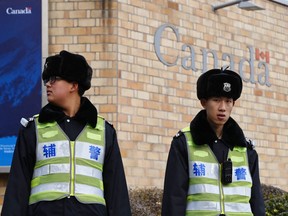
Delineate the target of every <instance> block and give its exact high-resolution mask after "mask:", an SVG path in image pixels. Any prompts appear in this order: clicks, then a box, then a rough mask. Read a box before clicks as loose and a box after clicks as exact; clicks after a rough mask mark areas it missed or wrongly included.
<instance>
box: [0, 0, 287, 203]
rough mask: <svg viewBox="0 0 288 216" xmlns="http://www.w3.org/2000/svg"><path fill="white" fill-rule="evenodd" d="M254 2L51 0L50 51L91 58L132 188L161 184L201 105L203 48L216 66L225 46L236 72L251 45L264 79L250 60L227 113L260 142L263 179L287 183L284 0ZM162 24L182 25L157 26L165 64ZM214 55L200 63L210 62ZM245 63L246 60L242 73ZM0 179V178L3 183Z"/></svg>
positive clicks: (95, 91) (97, 97)
mask: <svg viewBox="0 0 288 216" xmlns="http://www.w3.org/2000/svg"><path fill="white" fill-rule="evenodd" d="M218 2H224V1H222V0H221V1H218ZM215 3H216V1H215ZM254 3H256V4H258V5H260V6H261V7H264V8H265V9H266V10H265V11H255V12H251V11H244V10H240V9H238V8H237V6H231V7H229V8H226V9H221V10H219V11H217V12H216V13H214V12H213V11H212V9H211V4H212V3H211V1H208V0H200V1H189V0H188V1H187V0H174V1H166V0H165V1H164V0H157V1H156V0H133V1H128V0H119V1H113V0H110V1H88V0H87V1H76V0H70V1H64V0H62V1H61V0H49V21H48V22H49V23H48V26H49V55H51V54H55V53H56V52H59V51H61V50H62V49H66V50H69V51H71V52H77V53H81V54H83V55H84V56H85V57H86V58H87V60H88V61H89V63H90V64H91V66H92V68H93V80H92V88H91V89H90V90H89V91H88V92H87V93H86V96H87V97H89V99H90V100H91V101H92V102H93V103H94V104H95V106H96V107H97V108H98V111H99V113H100V114H101V115H103V116H104V117H105V118H106V119H107V120H109V121H111V122H112V123H113V124H114V127H115V128H116V130H117V134H118V141H119V145H120V148H121V153H122V156H123V161H124V166H125V172H126V176H127V181H128V185H129V186H130V187H134V186H141V187H145V186H156V187H163V179H164V174H165V166H166V160H167V155H168V151H169V148H170V142H171V140H172V137H173V136H174V135H175V134H176V133H177V131H178V130H179V129H181V128H183V127H185V126H186V125H187V124H189V122H190V121H191V119H192V118H193V117H194V116H195V114H196V113H197V112H198V111H199V109H200V108H201V106H200V104H199V102H198V100H197V97H196V92H195V83H196V80H197V78H198V77H199V75H200V74H201V71H202V69H203V66H204V65H203V55H201V52H202V50H203V49H207V50H214V51H215V52H216V54H217V56H218V58H219V60H218V67H220V66H222V65H225V64H226V65H227V64H229V62H227V61H224V60H221V56H222V55H223V53H229V54H231V55H233V56H234V62H235V70H237V71H238V68H239V62H240V61H241V59H243V58H244V57H245V58H249V55H250V53H249V49H248V48H247V47H248V46H251V47H253V51H255V50H256V49H259V50H260V51H263V52H266V51H267V52H269V63H267V65H268V69H269V82H270V83H271V86H270V87H268V86H267V85H261V84H259V82H258V80H257V79H258V77H259V76H261V75H263V67H262V68H261V66H259V68H258V65H257V64H258V63H259V62H260V61H259V59H258V60H257V61H256V60H255V68H254V70H255V74H254V76H253V77H254V79H255V83H251V82H244V89H243V94H242V97H241V98H240V100H239V101H237V103H236V105H235V108H234V110H233V114H232V117H233V118H234V119H236V120H237V121H238V122H239V124H240V126H241V127H242V128H243V130H244V132H245V134H246V135H247V136H248V137H249V138H251V139H253V140H255V142H256V144H257V151H258V153H259V157H260V168H261V170H260V174H261V180H262V182H263V183H266V184H271V185H274V186H278V187H281V188H282V189H285V190H288V186H287V185H288V172H287V170H288V165H287V164H288V163H287V162H288V161H287V156H288V129H287V128H288V109H287V107H288V102H287V101H288V96H287V84H286V83H287V81H288V57H287V49H288V43H287V41H288V35H287V27H288V26H287V23H288V14H287V7H285V6H283V5H280V4H276V3H274V2H272V1H269V0H266V1H260V0H255V1H254ZM165 23H169V24H171V25H174V26H175V27H176V28H177V29H178V32H179V38H178V39H179V40H178V41H177V39H176V36H175V34H174V33H173V32H172V31H171V29H167V30H165V32H164V33H163V35H162V40H161V53H162V55H163V58H164V59H165V61H167V62H174V61H175V60H176V56H179V60H178V61H177V62H176V64H175V65H174V66H171V67H168V66H166V65H164V64H163V63H162V62H160V61H159V59H158V58H157V56H156V54H155V48H154V38H155V37H154V36H155V32H156V30H157V29H158V28H159V27H160V26H161V25H162V24H165ZM183 44H189V45H191V47H193V48H194V50H195V59H194V63H195V67H196V68H197V69H198V70H197V71H194V70H192V69H185V68H184V67H183V66H182V65H181V61H182V60H183V58H184V57H187V56H188V55H189V54H190V53H189V52H188V51H187V49H186V50H185V51H181V48H182V45H183ZM211 56H212V55H211V53H210V54H208V59H207V65H206V66H207V68H212V67H213V64H214V61H213V58H212V57H211ZM261 58H262V57H261V56H260V60H261ZM264 58H265V57H263V58H262V60H263V61H264ZM253 59H254V56H253ZM266 60H267V59H266ZM186 63H187V65H186V66H187V67H189V66H191V65H189V61H188V62H186ZM190 63H191V62H190ZM249 70H250V68H249V65H248V64H247V62H245V63H244V66H243V71H244V78H245V79H249ZM260 81H261V79H260ZM262 81H263V79H262ZM1 179H2V178H1ZM5 181H6V180H5V179H4V180H0V184H1V187H2V188H3V185H4V184H5ZM1 190H3V189H1V188H0V192H1ZM0 197H1V193H0ZM0 202H1V198H0ZM0 205H1V203H0Z"/></svg>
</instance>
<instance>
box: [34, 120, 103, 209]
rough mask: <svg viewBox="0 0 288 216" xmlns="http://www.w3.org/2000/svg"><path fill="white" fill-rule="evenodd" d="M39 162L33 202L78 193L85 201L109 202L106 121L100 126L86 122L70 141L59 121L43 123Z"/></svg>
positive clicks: (37, 127)
mask: <svg viewBox="0 0 288 216" xmlns="http://www.w3.org/2000/svg"><path fill="white" fill-rule="evenodd" d="M35 124H36V129H37V133H36V134H37V147H36V164H35V167H34V173H33V178H32V181H31V195H30V199H29V204H33V203H36V202H39V201H44V200H46V201H50V200H57V199H61V198H64V197H69V196H75V197H76V198H77V199H78V200H79V201H80V202H82V203H99V204H103V205H105V199H104V188H103V187H104V186H103V180H102V173H103V163H104V156H105V120H104V118H102V117H100V116H98V119H97V126H96V128H92V127H91V126H89V125H86V126H85V127H84V129H83V130H82V132H81V133H80V134H79V136H78V137H77V139H76V141H70V140H69V139H68V138H67V136H66V134H65V133H64V132H63V131H62V129H61V128H60V126H59V125H58V124H57V123H56V122H52V123H45V124H42V123H39V122H38V118H37V116H35Z"/></svg>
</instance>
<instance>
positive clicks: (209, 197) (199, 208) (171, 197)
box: [162, 68, 265, 216]
mask: <svg viewBox="0 0 288 216" xmlns="http://www.w3.org/2000/svg"><path fill="white" fill-rule="evenodd" d="M242 87H243V85H242V79H241V77H240V76H239V75H238V74H237V73H236V72H234V71H232V70H228V69H227V68H222V69H212V70H209V71H207V72H205V73H203V74H202V75H201V76H200V77H199V78H198V80H197V97H198V99H199V100H200V103H201V105H202V107H203V109H202V110H200V111H199V113H198V114H197V115H196V116H194V117H193V119H192V121H191V123H190V125H188V126H187V127H185V128H183V129H182V130H180V131H179V132H178V133H177V135H176V136H175V137H174V138H173V140H172V143H171V148H170V151H169V156H168V161H167V167H166V174H165V182H164V194H163V202H162V216H180V215H222V216H223V215H228V216H229V215H243V216H244V215H245V216H250V215H256V216H265V207H264V201H263V197H262V191H261V184H260V179H259V165H258V155H257V152H256V151H255V149H254V148H253V147H252V145H251V144H250V142H248V141H247V140H246V138H245V136H244V133H243V131H242V129H241V128H240V126H239V125H238V124H237V122H236V121H235V120H234V119H233V118H232V117H231V112H232V109H233V108H234V105H235V101H236V100H237V99H239V97H240V96H241V92H242Z"/></svg>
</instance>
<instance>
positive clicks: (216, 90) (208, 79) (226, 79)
mask: <svg viewBox="0 0 288 216" xmlns="http://www.w3.org/2000/svg"><path fill="white" fill-rule="evenodd" d="M241 92H242V79H241V77H240V76H239V75H238V74H237V73H235V72H234V71H231V70H226V69H212V70H209V71H207V72H206V73H203V74H202V75H201V76H200V77H199V78H198V80H197V97H198V99H199V100H201V99H208V98H210V97H227V98H233V100H234V101H236V100H237V99H238V98H239V97H240V95H241Z"/></svg>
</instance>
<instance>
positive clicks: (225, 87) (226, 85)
mask: <svg viewBox="0 0 288 216" xmlns="http://www.w3.org/2000/svg"><path fill="white" fill-rule="evenodd" d="M223 90H224V91H225V92H230V91H231V84H230V83H227V82H226V83H223Z"/></svg>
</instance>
